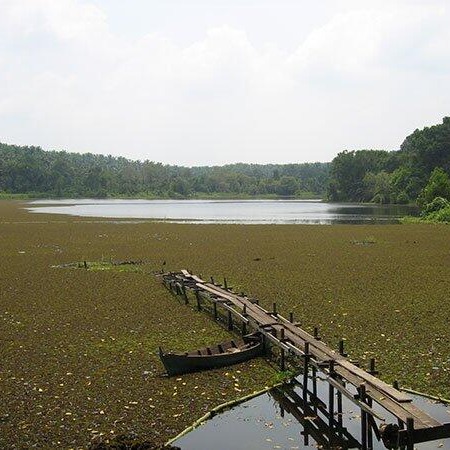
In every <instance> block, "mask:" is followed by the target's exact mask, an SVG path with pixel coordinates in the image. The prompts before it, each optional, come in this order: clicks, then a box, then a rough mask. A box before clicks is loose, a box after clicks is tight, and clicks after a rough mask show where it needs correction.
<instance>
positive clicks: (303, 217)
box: [28, 199, 417, 224]
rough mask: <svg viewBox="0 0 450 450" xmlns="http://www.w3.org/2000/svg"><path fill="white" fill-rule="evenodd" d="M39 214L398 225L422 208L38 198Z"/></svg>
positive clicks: (35, 204)
mask: <svg viewBox="0 0 450 450" xmlns="http://www.w3.org/2000/svg"><path fill="white" fill-rule="evenodd" d="M28 209H29V210H30V211H31V212H34V213H47V214H69V215H75V216H82V217H105V218H116V219H120V218H134V219H155V220H166V221H169V222H189V223H245V224H284V223H286V224H333V223H351V224H367V223H369V224H370V223H381V224H385V223H397V222H398V220H399V218H401V217H403V216H405V215H415V214H417V209H416V208H414V207H411V206H405V205H355V204H342V203H341V204H336V203H326V202H320V201H316V200H314V201H304V200H302V201H300V200H92V199H84V200H82V199H81V200H39V201H35V202H31V203H30V204H29V208H28Z"/></svg>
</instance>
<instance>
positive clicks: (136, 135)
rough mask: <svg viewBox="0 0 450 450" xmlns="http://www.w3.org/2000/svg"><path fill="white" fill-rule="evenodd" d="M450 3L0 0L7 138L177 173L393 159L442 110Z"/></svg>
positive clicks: (447, 93) (445, 108) (1, 108)
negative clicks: (378, 155) (358, 154)
mask: <svg viewBox="0 0 450 450" xmlns="http://www.w3.org/2000/svg"><path fill="white" fill-rule="evenodd" d="M449 24H450V1H448V0H445V1H442V0H441V1H439V0H423V1H420V0H404V1H395V0H391V1H384V0H379V1H377V0H370V1H366V0H359V1H351V0H334V1H333V0H321V1H318V2H312V1H310V0H305V1H304V0H240V1H238V0H195V1H194V0H159V1H156V0H127V1H124V0H0V142H7V143H15V144H27V145H40V146H41V147H43V148H44V149H49V150H50V149H64V150H67V151H73V152H87V151H89V152H92V153H103V154H112V155H122V156H126V157H129V158H133V159H150V160H153V161H161V162H164V163H171V164H183V165H207V164H224V163H229V162H239V161H240V162H258V163H266V162H278V163H286V162H306V161H329V160H331V159H332V158H333V157H334V156H335V155H336V153H337V152H339V151H341V150H344V149H349V150H351V149H361V148H383V149H389V150H393V149H398V148H399V146H400V144H401V142H402V141H403V139H404V137H405V136H406V135H408V134H410V133H411V132H412V131H414V129H415V128H423V127H424V126H426V125H432V124H435V123H439V122H441V120H442V117H444V116H446V115H450V88H449V86H450V26H449Z"/></svg>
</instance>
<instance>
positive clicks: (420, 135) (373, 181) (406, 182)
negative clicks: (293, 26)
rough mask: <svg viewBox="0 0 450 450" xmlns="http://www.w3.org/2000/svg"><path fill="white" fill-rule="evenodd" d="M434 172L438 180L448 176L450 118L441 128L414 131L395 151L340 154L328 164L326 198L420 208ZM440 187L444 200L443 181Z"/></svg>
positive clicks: (445, 120) (439, 126)
mask: <svg viewBox="0 0 450 450" xmlns="http://www.w3.org/2000/svg"><path fill="white" fill-rule="evenodd" d="M435 169H438V170H441V172H440V173H441V177H442V176H443V177H444V178H445V177H446V176H448V174H450V117H445V118H444V119H443V122H442V124H439V125H434V126H432V127H426V128H424V129H422V130H416V131H414V133H412V134H411V135H409V136H408V137H407V138H406V139H405V140H404V141H403V143H402V145H401V147H400V150H398V151H391V152H388V151H385V150H359V151H343V152H341V153H339V154H338V155H337V156H336V157H335V158H334V159H333V161H332V163H331V171H330V182H329V187H328V198H329V199H330V200H332V201H351V202H378V203H409V202H415V201H418V202H419V204H420V203H423V202H424V199H423V198H422V197H423V195H425V188H426V187H427V185H428V183H429V181H430V177H431V176H432V174H433V173H434V171H435ZM434 177H435V178H436V174H435V175H434ZM432 181H433V180H432ZM441 181H442V180H441ZM441 184H442V186H443V187H442V189H441V190H442V193H443V195H444V196H445V192H446V187H445V181H442V183H441ZM438 193H439V189H437V192H436V194H438Z"/></svg>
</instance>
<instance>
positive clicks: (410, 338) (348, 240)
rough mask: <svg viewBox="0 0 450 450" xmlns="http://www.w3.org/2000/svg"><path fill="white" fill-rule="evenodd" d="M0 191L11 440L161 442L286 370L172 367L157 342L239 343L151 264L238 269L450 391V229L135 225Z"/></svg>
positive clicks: (356, 344) (284, 301)
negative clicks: (174, 372) (170, 372)
mask: <svg viewBox="0 0 450 450" xmlns="http://www.w3.org/2000/svg"><path fill="white" fill-rule="evenodd" d="M25 207H26V205H25V204H23V203H20V202H12V201H1V202H0V246H1V250H2V256H3V263H2V270H1V272H0V282H1V285H2V289H1V293H0V315H1V317H0V319H1V321H0V324H1V325H0V326H1V330H2V331H1V334H2V338H3V339H4V345H2V346H1V349H0V356H1V358H2V366H1V368H0V370H1V373H0V389H1V392H2V400H3V404H4V405H6V407H4V408H3V409H4V410H3V411H2V412H1V414H0V416H1V422H0V427H1V432H0V444H1V446H2V447H6V448H8V447H9V448H23V447H31V446H32V445H36V446H38V447H52V446H53V447H57V448H69V447H76V448H86V447H87V445H88V443H89V442H90V441H91V439H92V438H94V440H99V439H106V438H107V436H114V435H117V434H121V433H131V432H133V433H136V435H137V436H138V437H139V438H140V439H142V440H144V439H148V440H150V441H152V442H159V443H162V442H165V441H166V440H167V439H168V438H170V437H172V436H175V435H176V434H177V433H178V432H179V431H181V430H182V429H184V428H185V427H186V426H188V425H189V424H190V423H192V421H193V419H195V418H197V417H200V416H202V415H203V414H204V413H205V412H206V411H208V410H210V409H212V408H213V407H214V406H216V405H218V404H220V403H223V402H225V401H227V400H231V399H233V398H237V397H241V396H243V395H245V394H248V393H250V392H252V391H253V390H255V389H260V388H263V387H264V386H266V385H267V384H269V383H271V382H273V381H274V380H275V378H276V377H275V376H274V375H275V371H274V370H273V369H272V368H271V367H269V366H268V365H267V364H266V363H265V361H264V360H262V359H258V360H255V361H252V362H249V363H246V364H242V365H239V366H235V367H232V368H227V369H221V370H216V371H211V372H206V373H199V374H191V375H185V376H183V377H179V378H175V379H167V378H165V377H162V376H161V374H162V371H163V368H162V366H161V364H160V362H159V360H158V358H157V355H156V352H155V350H156V348H157V346H158V345H162V346H163V347H165V348H168V349H180V350H183V349H188V348H195V347H199V346H202V345H206V344H208V343H211V342H217V341H221V340H225V339H227V336H228V333H227V332H226V331H225V330H223V329H221V328H220V327H219V326H217V325H216V324H214V323H213V322H212V321H211V320H210V319H209V318H207V317H206V316H204V315H203V314H201V313H198V312H196V311H194V310H191V309H189V308H186V307H185V306H184V305H180V304H179V303H177V302H176V300H175V299H174V298H172V297H171V296H170V295H169V294H168V292H167V291H166V290H165V289H163V288H162V286H161V285H160V283H159V281H158V280H157V279H156V278H155V277H154V276H153V274H151V273H150V272H152V271H154V270H159V269H160V268H161V264H162V261H166V266H165V267H166V268H167V269H168V270H177V269H180V268H184V267H188V268H189V269H191V270H192V271H194V272H196V273H201V274H203V275H205V276H214V277H216V278H217V279H219V278H221V277H222V276H224V275H226V276H227V278H228V280H229V283H230V285H231V284H232V285H233V286H235V287H236V289H239V290H244V291H246V292H248V293H250V294H252V295H255V296H257V297H259V298H260V300H261V303H262V304H263V305H265V306H267V307H269V305H271V303H272V302H273V301H275V300H276V301H277V304H278V307H279V309H280V311H281V312H285V313H286V312H289V311H294V313H295V315H296V317H297V318H298V319H299V320H301V321H302V323H303V325H304V327H305V328H306V329H309V330H312V327H313V326H316V325H317V326H319V327H320V329H321V333H322V335H323V338H324V340H325V341H326V342H328V343H329V344H330V345H336V344H337V341H338V339H340V338H341V337H345V338H346V339H347V348H348V350H349V352H350V354H351V356H352V357H354V358H359V359H361V361H362V362H363V364H365V362H366V361H368V359H369V358H370V357H372V356H375V357H377V360H378V365H379V369H380V371H381V377H382V378H383V379H385V380H387V381H392V380H393V379H394V378H396V379H398V380H399V381H400V383H401V384H403V385H406V386H409V387H412V388H415V389H417V390H420V391H425V392H429V393H433V394H437V395H439V394H440V395H443V396H446V397H449V396H450V361H449V357H450V356H449V353H448V341H449V338H450V336H449V331H448V322H449V311H450V299H449V297H448V292H449V291H450V254H449V250H448V243H449V242H450V227H448V226H444V225H442V226H440V225H433V226H429V225H425V224H418V225H370V226H364V225H361V226H352V225H335V226H332V227H322V226H303V225H283V226H280V227H278V226H265V225H246V226H243V225H204V226H201V227H199V226H197V225H194V224H172V223H158V222H151V221H145V220H143V221H140V223H129V222H128V221H123V222H120V221H112V220H108V219H102V218H99V219H95V218H83V217H71V216H65V215H47V214H39V215H38V214H30V213H29V212H27V211H26V210H25V209H24V208H25ZM102 258H103V259H104V260H109V259H114V260H127V259H134V260H136V259H142V260H146V261H148V264H147V265H146V266H145V270H146V272H148V273H145V274H144V273H131V272H120V271H84V270H77V269H56V268H53V267H52V266H54V265H57V264H64V263H68V262H73V261H83V260H87V261H99V260H101V259H102Z"/></svg>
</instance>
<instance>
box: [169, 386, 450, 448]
mask: <svg viewBox="0 0 450 450" xmlns="http://www.w3.org/2000/svg"><path fill="white" fill-rule="evenodd" d="M316 380H317V397H318V400H317V401H315V402H314V401H312V400H311V397H309V399H308V400H309V401H308V402H303V399H302V398H301V396H302V389H301V386H300V385H299V384H297V385H296V386H293V387H287V388H284V389H283V390H282V391H281V392H280V391H279V390H276V389H274V390H272V391H269V393H268V394H263V395H260V396H259V397H256V398H254V399H252V400H249V401H247V402H245V403H243V404H241V405H239V406H236V407H234V408H232V409H230V410H228V411H225V412H223V413H222V414H219V415H217V416H215V417H214V418H213V419H211V420H208V421H207V422H205V423H204V424H203V425H202V426H200V427H199V428H196V429H195V430H193V431H191V432H190V433H188V434H187V435H185V436H184V437H182V438H180V439H178V440H177V441H176V442H174V445H176V446H179V447H180V448H181V449H182V450H210V449H215V450H269V449H288V450H295V449H317V448H319V449H320V448H324V449H326V448H360V442H361V411H360V410H359V408H358V407H357V406H356V405H355V404H354V403H352V402H351V401H350V400H348V399H347V398H346V397H344V396H342V397H341V399H340V400H339V401H342V412H340V413H338V412H337V411H335V414H334V421H335V424H334V425H333V427H332V428H330V427H329V425H328V423H329V419H328V418H327V417H326V416H325V415H324V413H323V411H322V410H321V409H320V408H317V407H316V406H315V405H317V404H322V405H323V406H324V407H325V411H326V410H327V403H326V402H327V399H328V389H329V385H328V383H327V382H326V381H325V380H323V379H320V378H319V377H317V378H316ZM310 382H311V379H310ZM347 387H348V388H349V386H347ZM293 392H294V393H293ZM355 393H356V391H355ZM336 395H338V394H336ZM408 395H409V394H408ZM411 397H412V398H413V401H414V404H415V405H416V406H418V407H419V408H420V409H421V410H423V411H425V412H426V413H428V414H429V415H430V416H432V417H434V418H435V419H436V420H438V421H439V422H441V423H446V422H449V421H450V405H446V404H443V403H437V402H435V401H432V400H429V399H427V398H425V397H421V396H418V395H412V394H411ZM293 399H295V401H293ZM322 401H323V403H322ZM335 404H336V401H335ZM374 409H375V411H376V412H377V413H378V414H380V415H381V416H382V417H384V418H385V419H386V423H396V418H395V417H393V416H390V415H389V413H387V412H386V411H385V410H383V409H382V408H381V407H379V406H377V404H376V403H374ZM338 421H339V422H341V421H342V424H341V425H340V426H339V424H338V423H337V422H338ZM379 423H380V422H379V421H378V425H379ZM330 442H332V443H333V444H332V445H330ZM372 448H373V449H374V450H382V449H384V450H385V446H384V444H383V443H382V442H381V441H378V440H377V439H376V438H375V436H373V439H372ZM414 448H415V449H417V450H431V449H441V450H450V439H438V440H435V441H429V442H426V443H421V444H416V445H415V446H414Z"/></svg>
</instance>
